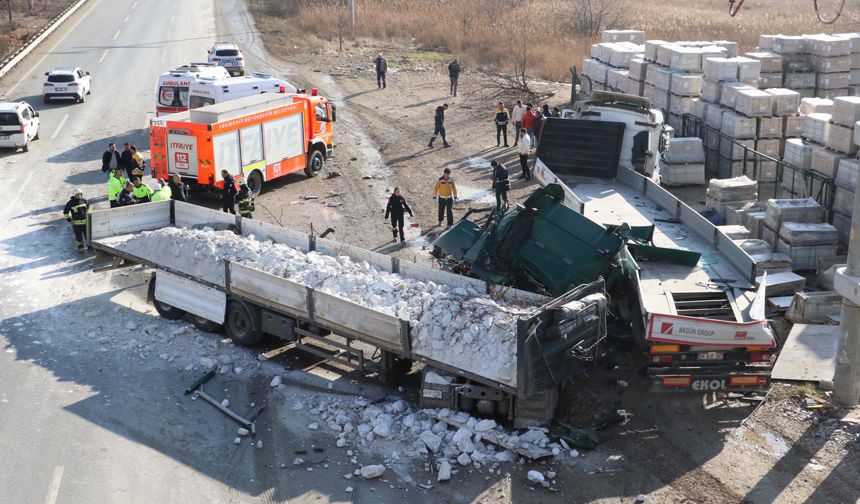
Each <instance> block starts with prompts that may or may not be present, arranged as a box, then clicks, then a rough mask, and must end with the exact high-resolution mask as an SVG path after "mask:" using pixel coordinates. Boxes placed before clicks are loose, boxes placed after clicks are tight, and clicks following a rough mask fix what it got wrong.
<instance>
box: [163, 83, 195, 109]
mask: <svg viewBox="0 0 860 504" xmlns="http://www.w3.org/2000/svg"><path fill="white" fill-rule="evenodd" d="M158 104H159V105H161V106H162V107H187V106H188V86H161V89H159V90H158Z"/></svg>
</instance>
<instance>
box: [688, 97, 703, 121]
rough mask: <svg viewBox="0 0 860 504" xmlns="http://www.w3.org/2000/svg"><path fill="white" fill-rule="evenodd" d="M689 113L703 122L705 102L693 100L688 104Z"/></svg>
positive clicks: (697, 99)
mask: <svg viewBox="0 0 860 504" xmlns="http://www.w3.org/2000/svg"><path fill="white" fill-rule="evenodd" d="M690 113H691V114H693V115H694V116H696V117H698V118H699V119H701V120H702V121H704V120H705V102H704V101H702V100H701V99H699V98H693V100H692V101H691V102H690Z"/></svg>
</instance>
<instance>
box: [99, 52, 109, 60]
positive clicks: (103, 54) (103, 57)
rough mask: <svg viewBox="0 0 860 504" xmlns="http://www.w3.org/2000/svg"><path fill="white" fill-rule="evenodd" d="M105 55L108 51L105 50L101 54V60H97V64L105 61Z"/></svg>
mask: <svg viewBox="0 0 860 504" xmlns="http://www.w3.org/2000/svg"><path fill="white" fill-rule="evenodd" d="M107 53H108V50H107V49H105V52H103V53H102V56H101V58H99V63H101V62H102V61H104V60H105V58H106V57H107Z"/></svg>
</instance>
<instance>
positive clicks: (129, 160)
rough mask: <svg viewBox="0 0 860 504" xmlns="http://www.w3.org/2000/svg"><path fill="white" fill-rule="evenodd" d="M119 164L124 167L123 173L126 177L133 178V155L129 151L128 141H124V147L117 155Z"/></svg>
mask: <svg viewBox="0 0 860 504" xmlns="http://www.w3.org/2000/svg"><path fill="white" fill-rule="evenodd" d="M119 165H120V166H122V167H123V168H124V169H125V174H126V176H127V177H128V180H131V179H132V178H134V176H135V175H134V173H132V170H134V155H133V153H132V152H131V145H129V143H128V142H126V143H125V149H123V151H122V154H120V156H119Z"/></svg>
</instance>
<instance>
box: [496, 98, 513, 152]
mask: <svg viewBox="0 0 860 504" xmlns="http://www.w3.org/2000/svg"><path fill="white" fill-rule="evenodd" d="M510 120H511V113H510V112H508V108H507V107H505V104H504V102H499V106H498V107H496V114H495V115H494V116H493V121H494V122H495V123H496V147H499V146H500V144H501V139H502V134H504V136H505V147H507V146H508V121H510Z"/></svg>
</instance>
